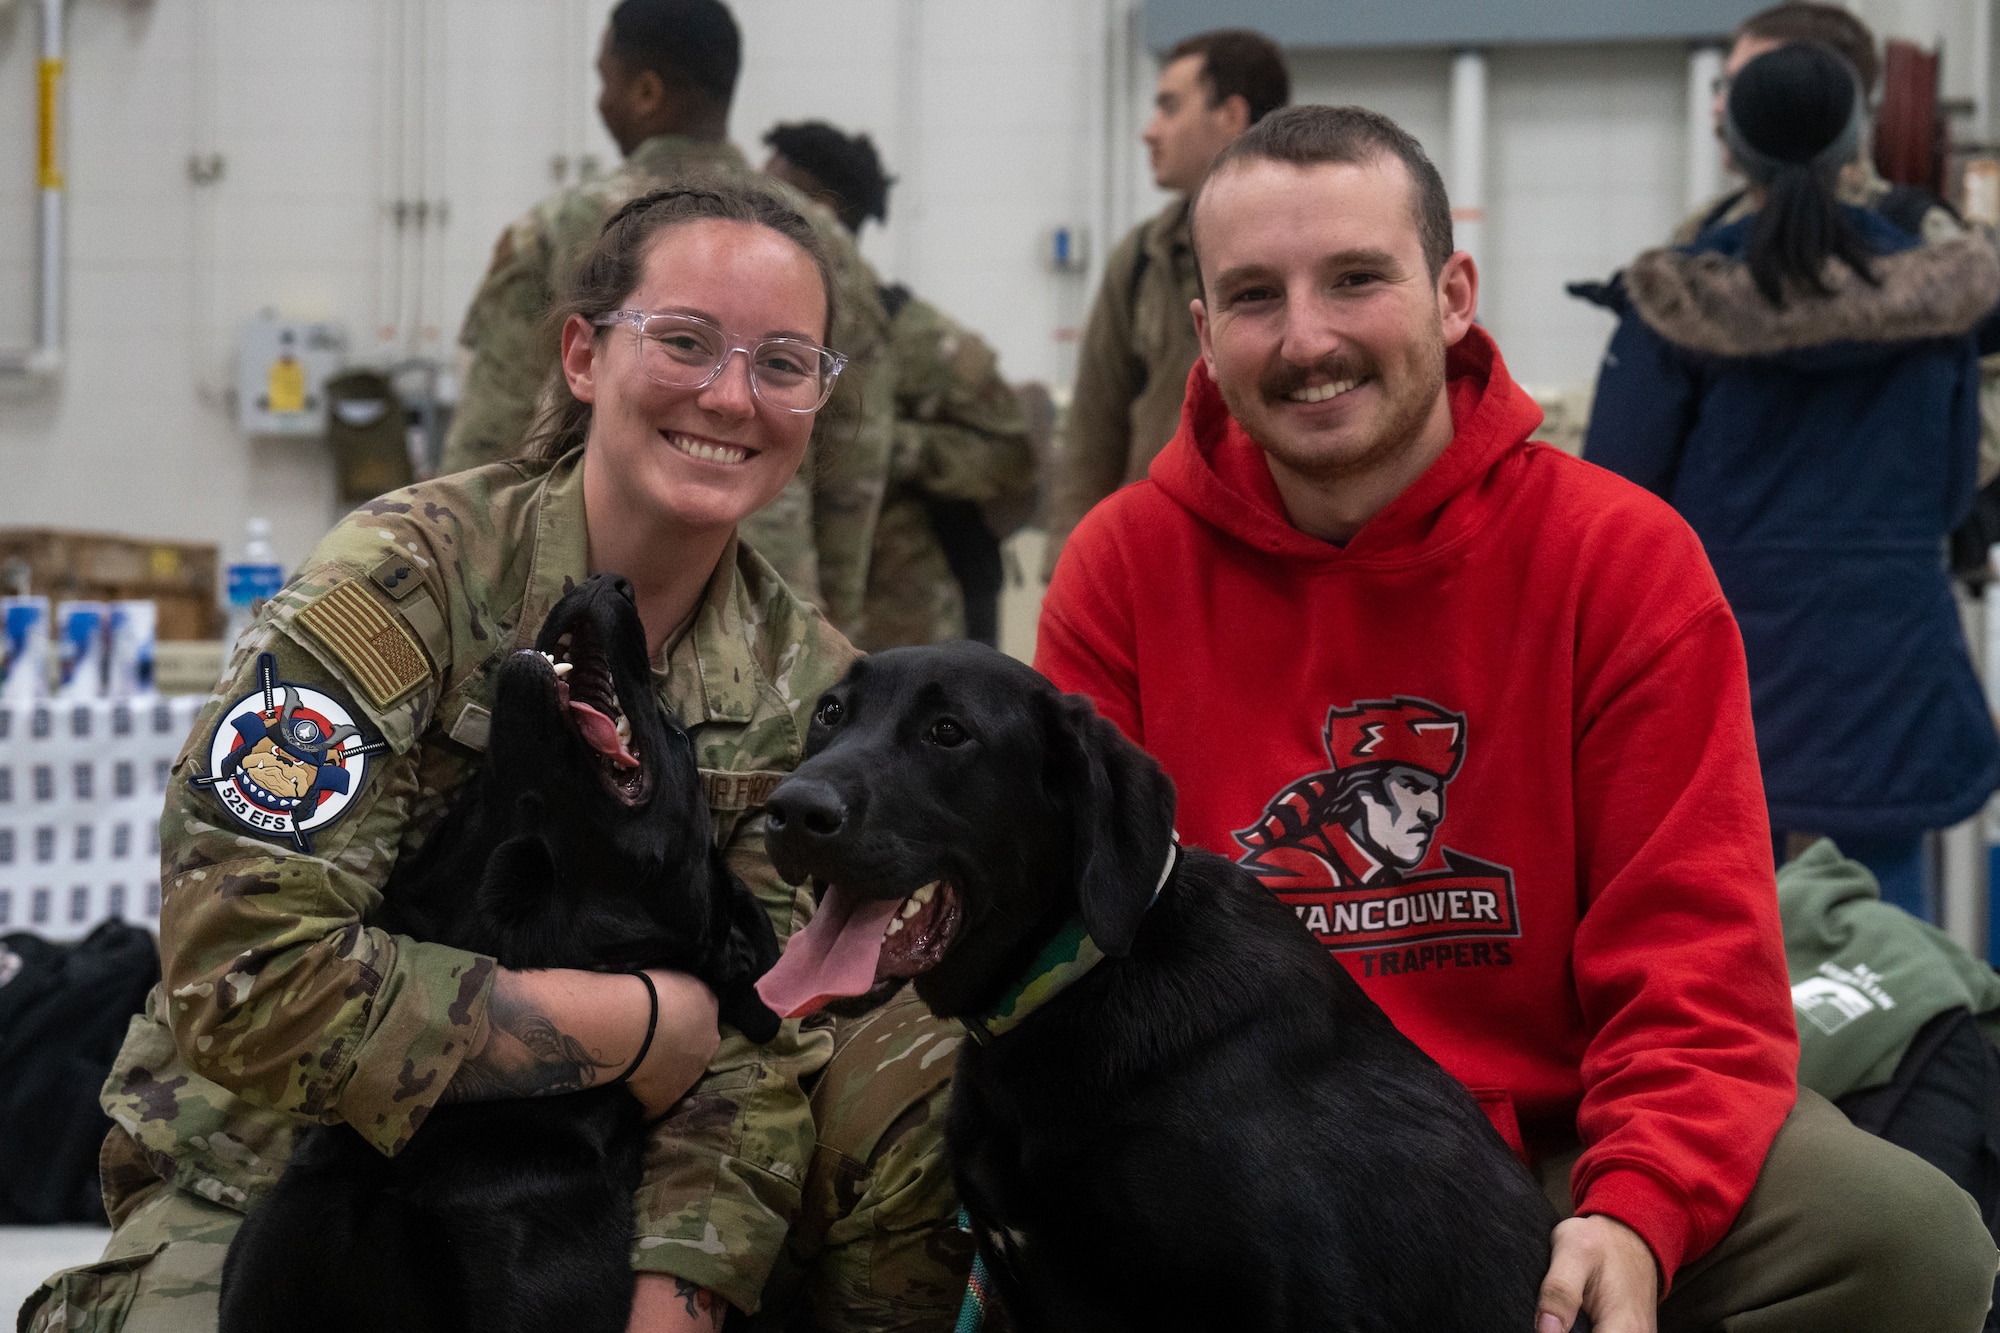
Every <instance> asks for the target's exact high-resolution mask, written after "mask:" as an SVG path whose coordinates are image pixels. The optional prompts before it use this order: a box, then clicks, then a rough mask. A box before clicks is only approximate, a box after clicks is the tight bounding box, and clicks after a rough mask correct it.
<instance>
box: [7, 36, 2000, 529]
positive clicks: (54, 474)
mask: <svg viewBox="0 0 2000 1333" xmlns="http://www.w3.org/2000/svg"><path fill="white" fill-rule="evenodd" d="M1136 3H1137V0H1007V2H1006V3H999V4H994V3H975V2H974V0H841V3H839V4H827V3H824V0H737V3H736V4H735V9H736V12H737V15H738V19H739V21H740V23H741V24H742V27H743V30H744V38H745V53H746V65H745V71H744V76H743V80H742V84H741V88H740V91H739V95H738V100H737V106H736V109H735V113H734V115H733V116H732V119H731V123H730V131H731V136H732V138H734V139H735V141H736V142H737V143H738V144H739V145H741V146H743V147H744V148H745V150H746V151H747V152H748V153H750V155H751V156H752V158H753V160H761V158H762V156H763V154H764V149H763V146H762V144H761V142H760V140H761V136H762V134H763V132H764V131H765V130H766V129H767V128H768V127H769V126H770V125H771V124H772V123H774V122H776V121H778V120H781V119H794V118H801V117H809V116H818V117H825V118H828V119H831V120H834V121H835V122H837V123H841V124H843V125H845V126H847V127H849V128H852V129H863V130H866V131H868V132H869V133H870V134H872V135H873V136H874V137H875V139H876V142H877V144H878V145H879V146H880V148H881V150H882V152H883V155H884V157H885V159H886V160H887V162H888V164H889V167H890V169H891V170H892V171H894V172H895V173H897V174H898V175H899V176H900V177H901V181H900V183H899V184H898V186H897V188H896V190H895V193H894V195H893V196H892V198H891V202H890V222H889V225H888V226H887V227H886V228H876V227H873V226H871V227H870V228H869V229H868V231H867V232H866V233H865V234H864V241H863V249H864V252H865V253H866V254H868V255H869V256H870V258H871V259H872V260H873V261H874V262H875V264H876V265H877V266H878V268H879V269H880V270H881V272H882V273H883V275H884V276H885V277H886V278H891V279H899V280H902V281H905V282H908V283H909V284H910V285H911V286H912V287H914V288H916V289H917V290H920V291H922V292H923V293H924V294H926V295H927V296H929V297H931V298H932V299H933V300H935V301H937V302H938V303H939V304H940V305H942V306H943V307H944V308H945V309H947V310H949V311H951V312H952V313H954V314H955V315H957V316H958V317H959V318H961V319H962V320H964V321H965V322H966V323H968V324H969V325H971V326H972V327H974V328H976V329H978V330H979V331H981V332H982V333H983V334H985V335H986V336H987V338H988V339H989V340H990V341H991V342H992V343H993V344H994V345H995V346H996V347H997V348H998V349H999V350H1000V353H1001V358H1002V364H1003V367H1004V369H1005V370H1006V372H1007V373H1008V374H1009V375H1011V376H1013V377H1015V378H1020V379H1026V378H1037V379H1043V380H1046V381H1049V382H1051V383H1053V384H1055V385H1057V386H1058V387H1060V386H1061V385H1063V384H1064V383H1065V382H1066V381H1067V379H1068V377H1069V375H1070V373H1071V371H1072V367H1073V351H1074V342H1073V339H1074V336H1075V331H1076V329H1077V327H1078V326H1079V325H1080V324H1081V323H1082V320H1083V317H1084V313H1085V309H1086V307H1087V303H1088V300H1089V297H1090V294H1091V292H1092V291H1093V290H1094V282H1095V268H1096V262H1095V261H1098V260H1101V258H1102V256H1103V254H1104V252H1105V251H1106V250H1107V249H1108V248H1109V247H1110V245H1111V243H1112V242H1114V241H1115V240H1116V239H1117V237H1118V235H1120V234H1122V232H1123V231H1124V230H1125V229H1126V228H1127V227H1128V226H1130V225H1131V224H1132V222H1133V221H1135V220H1136V219H1137V218H1138V217H1140V216H1143V215H1144V214H1146V213H1149V212H1151V211H1153V210H1154V209H1155V208H1157V207H1158V206H1159V203H1160V202H1161V200H1162V196H1161V195H1160V194H1159V193H1158V192H1157V191H1156V190H1154V189H1153V188H1152V186H1151V184H1150V181H1149V180H1148V179H1147V174H1146V167H1145V161H1144V154H1143V150H1142V149H1141V148H1140V146H1139V143H1138V133H1139V130H1140V128H1141V126H1142V125H1143V122H1144V119H1145V117H1146V114H1147V105H1148V103H1149V101H1150V97H1151V91H1152V83H1153V78H1154V69H1155V67H1154V64H1153V62H1152V59H1151V57H1150V56H1149V55H1148V54H1147V53H1146V52H1145V51H1144V50H1143V49H1141V48H1140V46H1139V44H1138V42H1137V41H1136V37H1135V23H1134V10H1135V7H1136ZM1989 3H1990V0H1863V2H1862V3H1860V4H1859V5H1858V6H1857V7H1858V8H1859V9H1860V11H1861V12H1862V13H1863V15H1864V16H1865V17H1866V18H1868V19H1869V20H1870V21H1871V22H1874V23H1876V24H1877V25H1878V26H1879V27H1880V28H1881V30H1882V31H1883V32H1884V34H1885V35H1892V36H1908V37H1912V38H1915V39H1917V40H1919V41H1922V42H1925V43H1930V42H1934V41H1936V40H1938V39H1939V38H1940V37H1941V38H1942V39H1943V40H1944V41H1945V43H1946V47H1945V52H1946V59H1945V83H1946V91H1947V93H1948V94H1949V95H1953V96H1964V97H1972V96H1974V95H1975V93H1976V91H1977V89H1978V88H1980V87H1983V86H1985V84H1986V83H1990V82H1991V78H1992V68H1993V62H1992V61H1991V60H1990V59H1985V60H1983V61H1982V60H1979V59H1975V56H1976V55H1977V54H1978V46H1979V43H1980V42H1981V41H1982V40H1984V41H1986V42H1990V41H1991V40H1992V28H1991V25H1990V24H1982V22H1981V21H1980V20H1981V14H1982V11H1983V7H1984V6H1986V5H1987V4H1989ZM609 6H610V0H69V2H68V13H69V25H70V41H69V76H68V80H67V85H66V89H65V99H64V106H65V111H66V115H65V121H64V126H65V137H66V147H67V171H68V177H69V186H70V188H69V196H68V198H69V207H70V215H69V222H68V226H67V241H68V245H69V248H70V256H71V259H70V264H69V284H70V285H69V290H68V295H67V300H66V303H65V312H66V319H67V324H68V353H69V358H68V368H67V370H66V372H65V374H64V376H63V378H62V380H61V382H60V383H59V384H57V385H54V386H40V387H35V386H23V385H20V384H8V383H5V382H0V524H6V525H12V524H25V523H50V524H61V525H65V526H76V527H92V528H103V529H111V530H117V531H124V532H131V533H139V534H148V535H159V536H168V537H181V538H192V539H205V540H223V541H225V542H232V541H234V540H235V539H236V536H237V534H239V533H240V532H241V530H242V523H243V520H244V519H245V518H246V517H248V516H250V515H252V514H262V515H265V516H267V517H269V518H270V519H272V521H273V523H274V526H275V530H276V542H277V545H278V548H279V553H280V555H281V556H282V557H283V558H285V559H287V560H288V561H295V560H297V559H298V558H300V557H301V556H302V555H303V554H304V553H305V551H306V550H307V549H308V548H309V547H310V545H311V544H312V542H313V540H314V539H315V538H316V537H317V535H318V534H319V533H320V532H321V531H322V530H323V529H324V527H325V526H326V524H327V522H328V521H329V520H330V519H331V518H332V517H333V516H334V513H335V505H334V502H333V486H332V476H331V464H330V462H329V460H328V459H327V457H326V454H325V451H324V449H323V447H322V446H320V445H318V444H316V443H304V444H299V443H281V442H251V441H247V440H245V439H244V438H243V437H242V436H241V435H240V434H239V433H238V432H237V430H236V428H235V426H234V424H233V420H232V417H231V414H230V411H229V409H228V404H227V398H226V394H225V389H226V386H227V382H228V378H229V373H230V365H231V355H232V350H233V344H234V336H235V330H236V328H237V327H238V325H239V324H240V323H241V322H242V321H243V320H245V319H247V318H248V317H250V316H251V315H253V314H254V313H255V312H256V311H257V310H258V309H259V308H261V307H265V306H270V307H274V308H276V309H277V310H278V311H280V312H281V313H283V314H285V315H288V316H296V317H305V318H325V319H332V320H336V321H338V322H340V323H341V324H343V325H344V326H345V327H346V328H347V330H348V332H349V334H350V337H351V339H352V346H353V350H354V354H355V356H356V357H357V359H361V360H371V361H386V360H391V359H394V358H397V357H400V356H404V355H410V354H422V355H428V356H434V357H438V356H443V357H448V356H449V355H450V354H451V350H452V346H453V340H454V338H455V334H456V331H457V326H458V322H459V319H460V317H461V315H462V313H463V310H464V307H465V304H466V302H467V300H468V299H469V297H470V295H471V293H472V291H473V288H474V286H475V285H476V283H477V281H478V278H479V275H480V273H481V272H482V271H483V269H484V267H485V264H486V261H487V256H488V254H489V252H490V250H491V246H492V243H493V240H494V238H495V236H496V235H497V233H498V230H499V228H500V227H501V226H502V224H503V223H505V222H506V221H507V220H508V219H509V218H511V217H513V216H514V215H516V214H518V213H519V212H520V211H521V210H522V209H524V208H525V207H526V206H527V205H528V204H530V203H531V202H532V201H533V200H535V199H536V198H538V197H539V196H541V195H543V194H545V193H547V192H548V191H549V190H551V189H553V188H555V187H556V185H557V184H558V182H559V179H560V180H573V179H574V178H575V174H576V172H577V171H578V169H579V167H580V165H581V163H582V161H583V159H585V158H594V159H595V160H596V162H597V163H599V164H600V165H603V164H608V163H610V162H612V161H614V160H615V149H614V148H613V146H612V145H611V143H610V141H609V139H608V138H607V137H606V136H605V134H604V132H603V130H602V128H601V127H600V126H599V125H598V124H597V121H596V116H595V112H594V110H593V100H594V97H595V93H596V79H595V76H594V74H593V73H592V71H591V67H590V61H591V59H592V56H593V54H594V49H595V45H596V42H597V38H598V34H599V32H600V30H601V27H602V23H603V16H604V14H605V13H606V11H607V10H608V9H609ZM35 10H36V7H35V6H34V5H33V4H32V3H22V2H21V0H12V2H11V3H10V0H0V347H6V346H15V345H19V344H20V343H22V342H23V341H25V340H26V339H27V338H28V336H29V334H30V332H31V330H32V327H33V299H32V297H33V263H34V255H35V248H34V247H35V228H34V217H35V213H34V196H33V190H32V185H33V170H32V167H33V142H32V141H33V128H34V116H33V106H34V88H35V58H36V54H37V46H38V31H37V23H36V15H35ZM1217 12H1218V18H1219V20H1220V19H1222V18H1226V9H1225V8H1224V7H1221V6H1218V10H1217ZM1294 68H1295V80H1296V85H1297V92H1298V97H1299V99H1300V100H1324V101H1355V102H1361V103H1363V104H1365V105H1370V106H1374V107H1377V108H1378V109H1380V110H1383V111H1385V112H1387V113H1388V114H1390V115H1392V116H1394V117H1396V118H1397V119H1398V120H1400V121H1402V122H1403V123H1404V124H1406V125H1407V126H1408V127H1409V128H1410V129H1411V130H1412V131H1413V132H1414V133H1416V135H1417V136H1418V138H1419V139H1421V140H1422V141H1423V142H1424V143H1425V144H1426V145H1427V147H1429V148H1430V150H1431V151H1432V152H1433V154H1434V155H1435V156H1437V158H1438V159H1439V165H1440V166H1441V167H1443V168H1444V169H1445V171H1446V174H1447V177H1449V175H1450V162H1449V160H1448V151H1447V150H1448V144H1447V143H1446V142H1445V140H1446V138H1447V135H1448V124H1449V119H1448V107H1447V100H1446V99H1447V93H1448V89H1449V83H1450V75H1449V60H1448V55H1447V54H1446V53H1444V52H1439V51H1428V52H1421V51H1411V52H1395V51H1391V52H1369V53H1365V54H1355V53H1348V54H1332V53H1299V54H1298V55H1297V56H1296V58H1295V66H1294ZM1489 88H1490V99H1491V100H1490V110H1491V117H1490V122H1489V123H1490V130H1491V134H1490V138H1489V144H1490V147H1489V156H1488V161H1487V182H1488V199H1487V219H1488V220H1487V224H1486V232H1485V242H1484V247H1485V253H1486V262H1485V281H1486V290H1485V301H1484V317H1485V319H1486V321H1487V323H1488V325H1489V326H1490V327H1491V328H1492V329H1493V330H1494V332H1495V333H1496V334H1497V335H1498V336H1499V337H1500V339H1501V342H1502V345H1503V346H1504V347H1505V349H1506V351H1507V354H1508V356H1509V358H1510V361H1511V362H1512V364H1513V366H1514V369H1515V373H1516V375H1517V376H1518V377H1519V378H1521V379H1522V380H1523V381H1525V382H1528V383H1531V384H1537V385H1548V386H1551V387H1563V386H1574V385H1581V384H1585V383H1588V381H1589V379H1590V377H1591V374H1592V371H1593V368H1594V365H1595V362H1596V359H1597V356H1598V354H1599V352H1600V350H1601V348H1602V343H1603V339H1604V337H1605V335H1606V333H1607V332H1608V329H1609V323H1608V320H1606V319H1605V318H1604V317H1603V316H1601V315H1599V314H1596V313H1594V312H1593V311H1591V310H1590V309H1588V308H1587V307H1584V306H1582V305H1580V304H1578V303H1576V302H1575V301H1573V300H1571V299H1570V298H1569V297H1567V296H1566V295H1564V294H1563V292H1562V290H1561V287H1562V283H1563V282H1565V281H1569V280H1573V279H1576V278H1585V277H1598V276H1602V275H1604V274H1605V273H1608V272H1609V271H1610V270H1611V269H1612V268H1613V267H1615V266H1616V265H1618V264H1619V263H1622V262H1623V261H1624V260H1626V259H1628V258H1629V257H1630V256H1631V254H1632V253H1634V252H1635V251H1637V250H1638V249H1640V248H1642V247H1643V246H1645V245H1647V244H1650V243H1653V242H1654V241H1656V240H1657V239H1658V238H1660V237H1662V236H1664V234H1665V233H1666V230H1667V229H1668V227H1670V226H1671V224H1672V223H1673V221H1674V220H1675V219H1676V218H1677V217H1678V216H1679V215H1680V213H1681V212H1682V210H1683V206H1684V198H1683V195H1684V185H1683V181H1684V173H1685V169H1686V160H1685V153H1686V139H1685V130H1684V125H1685V116H1686V98H1687V87H1686V53H1685V52H1684V51H1682V50H1680V49H1679V48H1673V47H1637V48H1633V47H1627V48H1613V47H1579V48H1562V49H1556V48H1543V49H1528V50H1503V51H1498V52H1494V53H1493V54H1492V56H1491V64H1490V69H1489ZM211 153H213V154H219V155H220V157H221V159H222V161H223V163H224V174H223V175H222V177H221V179H220V180H218V181H216V182H214V183H213V184H209V185H197V184H195V183H193V182H192V181H191V180H190V178H189V175H188V171H187V166H188V160H189V158H190V156H191V155H202V156H206V155H208V154H211ZM558 163H559V164H560V167H561V174H560V177H559V176H558V173H557V170H556V167H557V165H558ZM397 199H405V200H413V199H422V200H425V201H426V202H427V203H436V202H438V201H442V202H443V203H444V204H445V205H446V207H447V210H448V211H447V212H446V213H445V214H444V217H443V221H442V222H441V223H440V222H439V221H438V220H437V214H435V213H433V214H431V215H430V217H429V219H428V221H427V224H426V225H425V226H424V227H422V228H421V229H419V228H416V227H414V226H405V227H403V228H401V229H399V228H398V227H397V226H396V225H395V224H394V222H393V221H392V219H391V216H390V213H389V211H388V206H389V205H390V203H391V202H393V201H394V200H397ZM1057 224H1066V225H1070V226H1074V227H1080V228H1083V229H1086V230H1088V231H1089V232H1090V234H1091V238H1092V249H1093V261H1094V262H1093V265H1092V271H1091V272H1090V273H1089V274H1085V275H1068V274H1057V273H1054V272H1051V271H1049V269H1048V268H1047V267H1046V266H1045V265H1044V264H1043V263H1042V260H1041V257H1040V246H1041V244H1042V241H1043V238H1044V236H1045V235H1046V234H1047V232H1048V230H1049V229H1050V228H1052V227H1053V226H1055V225H1057Z"/></svg>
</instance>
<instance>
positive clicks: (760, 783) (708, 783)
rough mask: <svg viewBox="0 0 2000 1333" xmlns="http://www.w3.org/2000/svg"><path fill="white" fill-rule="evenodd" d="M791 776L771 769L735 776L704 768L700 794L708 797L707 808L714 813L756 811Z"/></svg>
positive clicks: (725, 770) (731, 773)
mask: <svg viewBox="0 0 2000 1333" xmlns="http://www.w3.org/2000/svg"><path fill="white" fill-rule="evenodd" d="M790 776H791V775H790V774H789V773H778V772H774V771H772V770H769V769H752V770H750V771H748V772H745V773H733V772H730V771H729V770H727V769H718V768H704V769H702V770H701V794H702V795H703V796H705V797H707V798H708V808H709V809H710V810H713V811H717V812H722V813H727V812H733V811H739V810H755V809H757V808H758V807H759V806H761V805H763V804H764V802H766V801H768V800H770V799H771V791H772V789H773V788H775V787H776V786H777V785H778V784H779V783H780V782H783V781H784V780H785V779H786V778H788V777H790Z"/></svg>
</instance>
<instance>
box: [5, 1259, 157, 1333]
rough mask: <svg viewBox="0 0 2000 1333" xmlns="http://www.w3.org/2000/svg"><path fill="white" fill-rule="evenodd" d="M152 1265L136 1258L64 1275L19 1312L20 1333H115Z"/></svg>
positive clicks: (45, 1286) (52, 1280)
mask: <svg viewBox="0 0 2000 1333" xmlns="http://www.w3.org/2000/svg"><path fill="white" fill-rule="evenodd" d="M160 1248H162V1249H164V1248H165V1246H161V1247H160ZM152 1261H153V1256H152V1254H135V1255H132V1256H130V1257H128V1258H124V1259H106V1260H103V1261H101V1262H99V1263H94V1264H85V1265H84V1266H83V1267H81V1268H66V1269H64V1270H63V1271H62V1272H60V1273H57V1274H56V1275H55V1276H54V1277H52V1278H50V1279H49V1280H48V1281H46V1282H44V1283H43V1284H42V1285H41V1286H40V1287H39V1288H37V1289H36V1291H35V1293H34V1294H33V1295H31V1296H29V1297H28V1299H27V1301H26V1303H25V1304H23V1305H22V1306H21V1314H20V1320H19V1323H18V1324H17V1327H18V1329H19V1330H20V1333H31V1330H32V1333H58V1330H60V1331H61V1333H114V1331H115V1330H117V1329H121V1328H123V1327H124V1326H125V1316H126V1315H127V1314H128V1313H129V1312H130V1311H131V1309H132V1298H133V1297H134V1296H136V1295H137V1294H138V1291H139V1271H140V1270H141V1269H143V1268H145V1267H146V1266H147V1265H148V1264H150V1263H152Z"/></svg>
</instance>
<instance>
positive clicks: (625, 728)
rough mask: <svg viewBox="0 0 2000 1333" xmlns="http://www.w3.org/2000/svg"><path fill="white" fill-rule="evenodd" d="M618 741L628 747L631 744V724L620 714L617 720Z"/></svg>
mask: <svg viewBox="0 0 2000 1333" xmlns="http://www.w3.org/2000/svg"><path fill="white" fill-rule="evenodd" d="M618 739H619V740H620V741H622V742H624V743H625V744H626V745H628V746H629V745H630V744H631V743H632V723H631V721H630V720H628V719H627V718H626V717H624V716H623V715H622V714H621V715H620V716H619V718H618Z"/></svg>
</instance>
